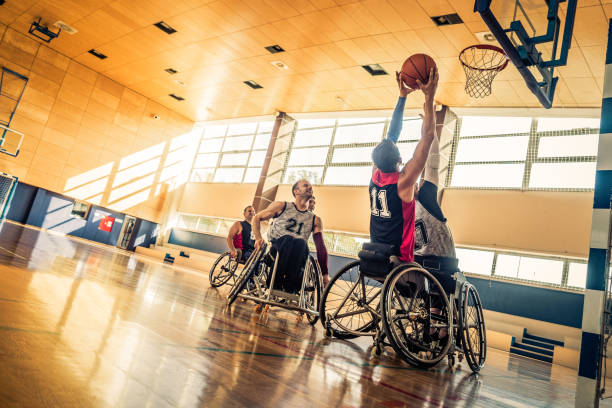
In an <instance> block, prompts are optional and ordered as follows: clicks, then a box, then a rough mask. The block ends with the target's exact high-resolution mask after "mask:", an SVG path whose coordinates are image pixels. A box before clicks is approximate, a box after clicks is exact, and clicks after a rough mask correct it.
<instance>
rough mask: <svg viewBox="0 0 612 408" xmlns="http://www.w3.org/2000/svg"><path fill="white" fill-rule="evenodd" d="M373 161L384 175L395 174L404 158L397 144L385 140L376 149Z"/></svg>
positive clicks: (373, 153)
mask: <svg viewBox="0 0 612 408" xmlns="http://www.w3.org/2000/svg"><path fill="white" fill-rule="evenodd" d="M372 160H373V161H374V164H375V165H376V167H378V169H379V170H380V171H382V172H383V173H393V172H395V171H398V168H399V164H400V163H401V161H402V157H401V156H400V152H399V149H398V148H397V146H396V145H395V143H393V141H392V140H389V139H385V140H383V141H382V142H380V143H379V144H378V146H376V147H375V148H374V151H373V152H372Z"/></svg>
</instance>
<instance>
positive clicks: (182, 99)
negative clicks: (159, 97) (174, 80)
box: [168, 93, 185, 101]
mask: <svg viewBox="0 0 612 408" xmlns="http://www.w3.org/2000/svg"><path fill="white" fill-rule="evenodd" d="M168 96H170V97H172V98H174V99H176V100H177V101H184V100H185V98H183V97H182V96H178V95H175V94H173V93H171V94H168Z"/></svg>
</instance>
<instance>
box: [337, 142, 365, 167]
mask: <svg viewBox="0 0 612 408" xmlns="http://www.w3.org/2000/svg"><path fill="white" fill-rule="evenodd" d="M372 149H373V147H371V146H366V147H342V148H336V149H334V155H333V157H332V163H351V162H366V163H369V162H371V161H372Z"/></svg>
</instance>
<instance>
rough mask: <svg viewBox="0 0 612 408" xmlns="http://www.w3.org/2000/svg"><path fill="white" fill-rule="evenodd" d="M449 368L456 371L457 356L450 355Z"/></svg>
mask: <svg viewBox="0 0 612 408" xmlns="http://www.w3.org/2000/svg"><path fill="white" fill-rule="evenodd" d="M448 368H449V369H450V370H451V371H455V356H454V355H452V354H449V355H448Z"/></svg>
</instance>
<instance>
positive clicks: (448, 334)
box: [319, 244, 487, 373]
mask: <svg viewBox="0 0 612 408" xmlns="http://www.w3.org/2000/svg"><path fill="white" fill-rule="evenodd" d="M369 245H378V244H369ZM367 252H370V254H369V255H372V251H368V250H365V245H364V250H363V251H361V252H360V253H359V255H360V256H359V257H360V260H356V261H353V262H351V263H349V264H347V265H346V266H344V267H343V268H342V269H340V271H338V273H336V275H335V276H334V277H333V278H332V279H331V280H330V282H329V284H328V286H327V287H326V289H325V291H324V292H323V296H322V298H321V304H320V310H319V316H320V317H321V323H322V324H323V327H324V329H325V335H326V336H328V337H331V336H333V337H336V338H342V339H350V338H355V337H357V336H371V337H372V338H373V346H372V351H373V353H375V354H376V355H380V354H381V353H382V351H383V348H384V347H385V346H391V347H392V348H393V350H394V351H395V352H396V353H397V354H398V355H399V356H400V357H401V358H402V359H403V360H404V361H406V362H408V363H409V364H411V365H413V366H417V367H421V368H429V367H433V366H435V365H437V364H438V363H439V362H440V361H441V360H442V359H443V358H444V357H445V356H448V365H449V367H450V368H451V369H454V367H455V364H456V360H457V359H459V361H461V360H462V359H463V358H464V357H465V359H466V361H467V363H468V365H469V367H470V369H471V370H472V371H473V372H475V373H476V372H479V371H480V369H481V368H482V367H483V366H484V363H485V360H486V349H487V342H486V330H485V323H484V314H483V311H482V304H481V302H480V297H479V295H478V291H477V290H476V288H475V287H474V286H472V285H471V284H470V283H469V282H468V281H467V280H466V278H465V276H464V275H463V274H462V273H461V272H460V271H459V270H458V268H456V270H455V272H454V273H452V274H449V273H448V272H440V270H441V268H439V265H434V264H431V262H430V264H429V265H428V264H427V263H426V264H425V268H424V267H423V266H421V265H419V264H418V263H415V262H412V263H395V264H391V262H390V261H389V256H388V255H389V253H384V251H383V254H382V256H381V254H380V253H379V254H376V256H375V257H374V258H377V259H374V261H373V258H372V257H371V256H370V257H369V259H365V258H367V257H368V253H367ZM426 262H427V260H426ZM437 266H438V268H437V269H436V267H437Z"/></svg>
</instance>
